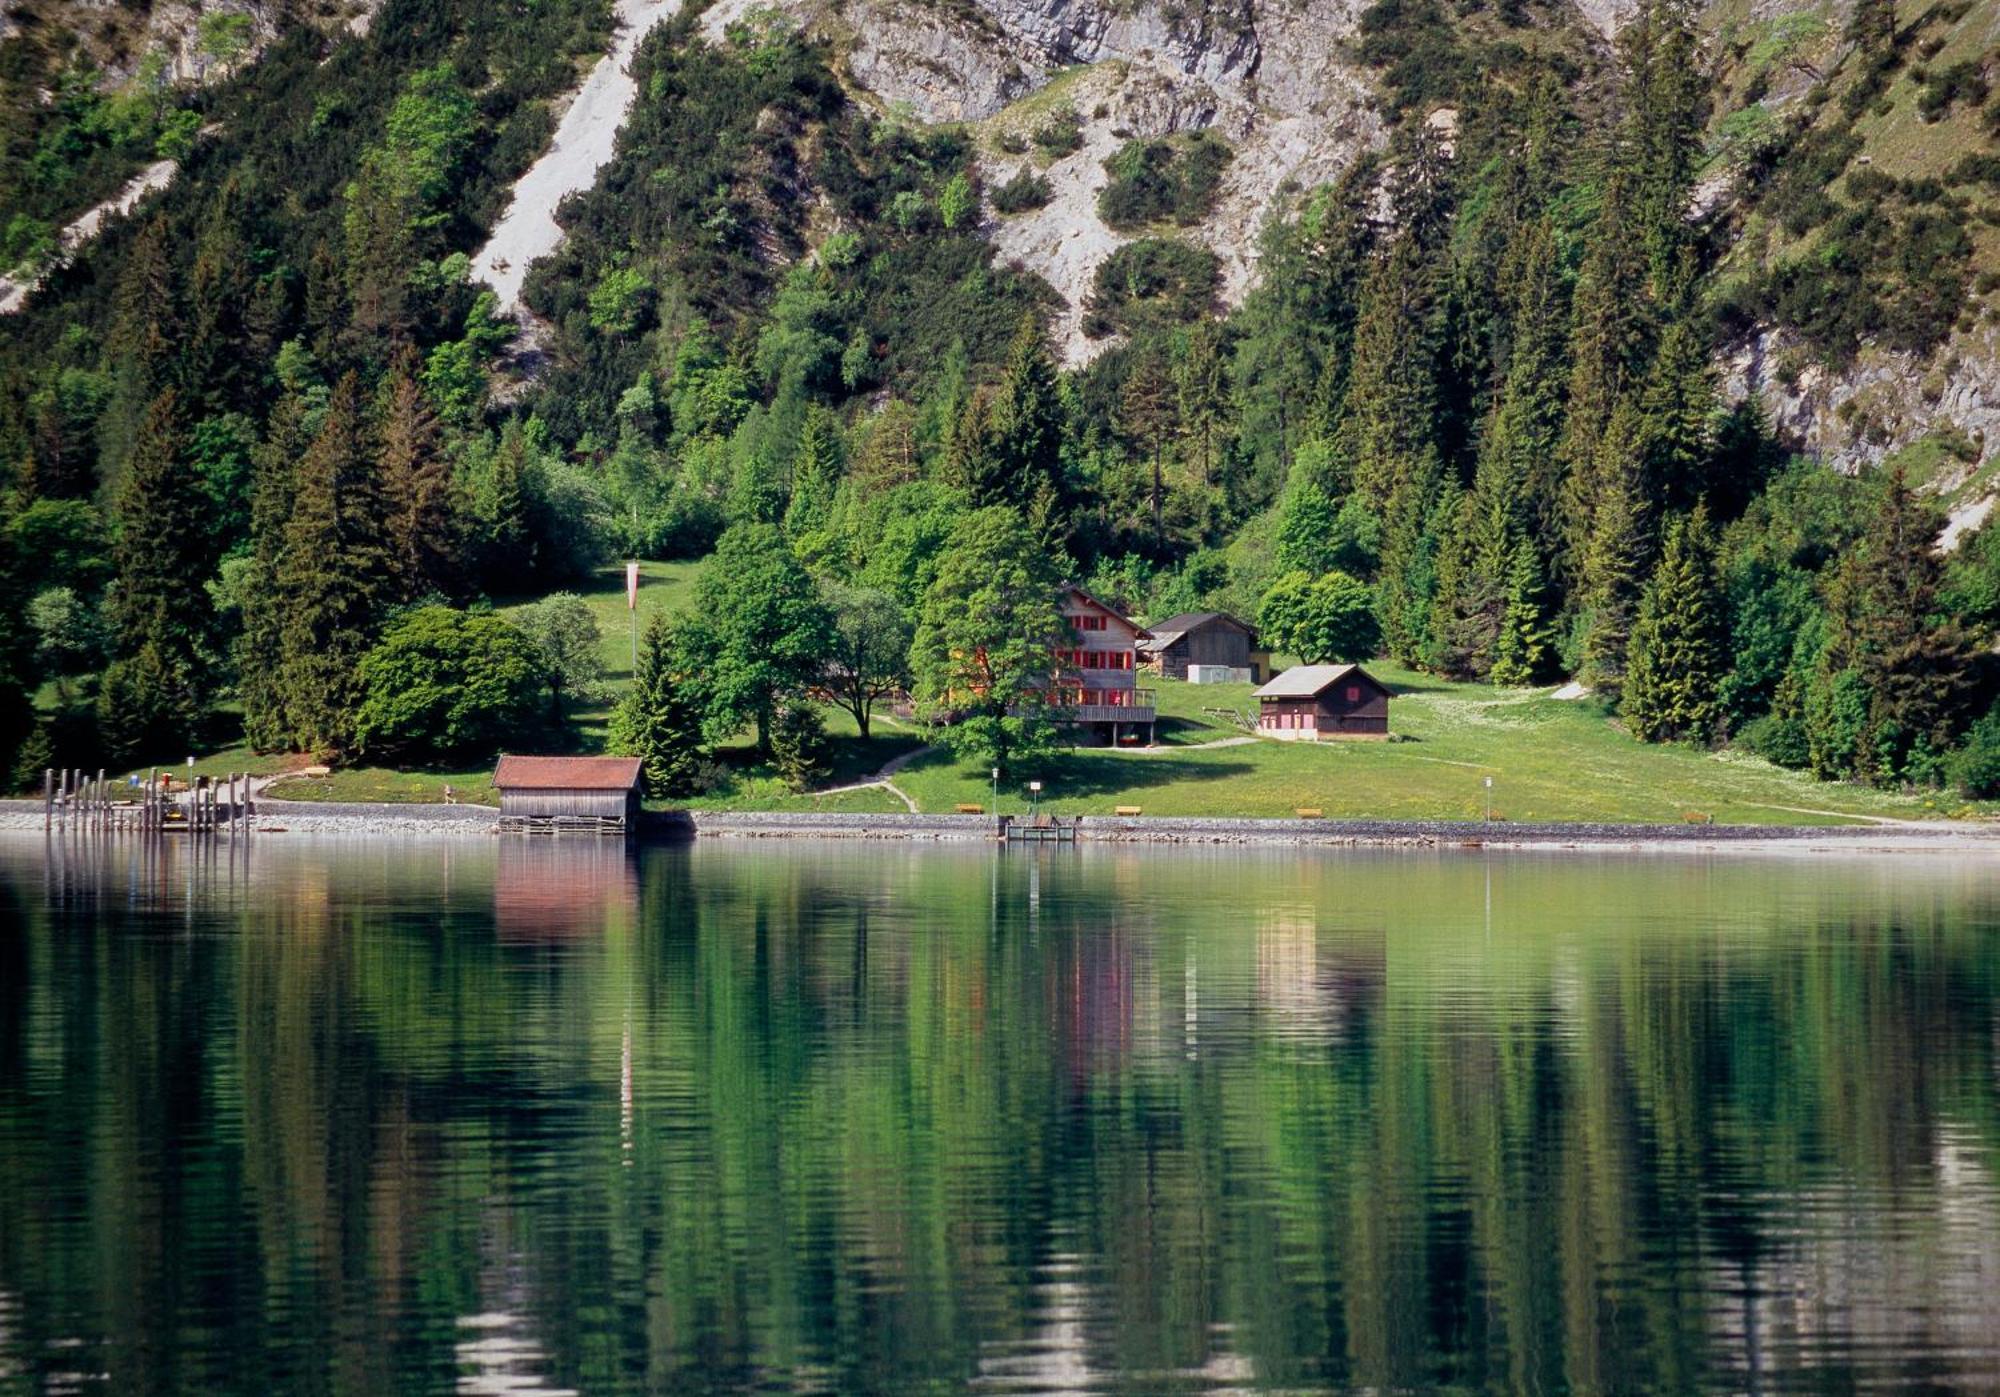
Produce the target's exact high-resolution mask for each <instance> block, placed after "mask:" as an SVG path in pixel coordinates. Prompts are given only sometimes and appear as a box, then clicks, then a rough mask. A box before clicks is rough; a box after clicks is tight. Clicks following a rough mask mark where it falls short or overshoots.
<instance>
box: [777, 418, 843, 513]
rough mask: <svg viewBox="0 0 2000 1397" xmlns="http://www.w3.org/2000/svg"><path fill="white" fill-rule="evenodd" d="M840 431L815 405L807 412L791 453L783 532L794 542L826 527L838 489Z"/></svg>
mask: <svg viewBox="0 0 2000 1397" xmlns="http://www.w3.org/2000/svg"><path fill="white" fill-rule="evenodd" d="M840 477H841V456H840V428H839V424H838V423H836V422H835V421H834V417H833V414H832V413H830V412H828V411H827V410H826V409H825V408H823V407H821V406H820V405H819V404H818V403H814V404H812V405H811V406H810V407H808V408H807V409H806V418H805V423H804V426H803V427H802V428H801V430H800V432H799V445H798V450H797V451H795V452H794V453H793V454H792V498H791V502H790V503H789V504H788V505H786V507H785V532H786V534H787V535H789V536H790V537H792V538H794V539H797V538H802V537H804V536H805V535H806V534H809V533H813V532H815V531H817V530H820V529H823V528H825V527H826V523H827V518H828V516H829V515H830V514H831V513H832V510H833V496H834V491H835V490H837V489H838V488H839V486H840Z"/></svg>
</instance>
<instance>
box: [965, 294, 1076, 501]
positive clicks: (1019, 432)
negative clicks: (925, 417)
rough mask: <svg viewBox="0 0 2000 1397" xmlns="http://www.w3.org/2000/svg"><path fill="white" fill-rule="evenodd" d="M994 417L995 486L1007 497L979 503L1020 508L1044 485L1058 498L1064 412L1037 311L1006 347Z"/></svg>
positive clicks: (995, 400)
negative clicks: (1036, 314)
mask: <svg viewBox="0 0 2000 1397" xmlns="http://www.w3.org/2000/svg"><path fill="white" fill-rule="evenodd" d="M992 414H993V416H992V431H993V436H992V445H991V450H992V455H993V466H994V472H995V480H994V485H995V486H996V487H997V488H998V489H999V490H1001V491H1004V492H1005V493H1004V495H1002V496H1001V497H1000V498H997V499H988V500H982V501H976V503H993V504H1011V505H1013V506H1015V507H1016V508H1022V507H1024V506H1025V505H1026V503H1027V502H1028V501H1029V500H1031V499H1033V498H1034V496H1035V493H1036V487H1037V486H1038V485H1040V484H1041V483H1042V482H1044V481H1046V482H1048V484H1050V485H1051V486H1053V487H1055V489H1056V492H1057V493H1058V494H1059V495H1060V494H1061V493H1062V477H1063V465H1062V461H1063V422H1064V416H1065V414H1064V412H1063V404H1062V394H1061V392H1060V390H1059V388H1058V385H1057V378H1056V365H1055V360H1054V359H1053V358H1051V357H1050V355H1049V346H1048V340H1047V338H1046V337H1045V336H1044V335H1043V333H1042V326H1041V321H1040V320H1039V319H1037V318H1036V317H1035V315H1034V313H1033V312H1029V313H1027V314H1025V315H1023V316H1022V317H1021V323H1020V326H1019V327H1018V328H1017V329H1016V330H1015V332H1014V339H1013V342H1012V343H1011V344H1009V345H1008V347H1007V366H1006V371H1005V372H1004V374H1003V375H1002V376H1001V379H1000V385H999V391H998V392H997V393H995V394H994V397H993V403H992Z"/></svg>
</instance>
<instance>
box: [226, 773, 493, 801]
mask: <svg viewBox="0 0 2000 1397" xmlns="http://www.w3.org/2000/svg"><path fill="white" fill-rule="evenodd" d="M446 786H450V787H451V789H452V794H453V796H454V798H456V800H457V801H458V803H459V804H460V805H498V804H499V803H500V794H499V792H497V791H495V790H494V789H493V768H492V767H490V766H489V767H482V768H480V769H479V770H477V771H391V770H389V769H387V768H386V767H379V766H358V767H343V768H341V769H340V770H338V771H335V772H334V773H333V774H332V775H330V776H318V777H297V778H294V779H291V780H285V781H273V782H272V783H271V784H270V785H269V786H268V787H266V788H265V791H264V793H265V794H266V795H268V796H269V797H271V798H272V799H273V800H315V801H353V802H363V803H388V804H398V805H400V804H416V805H425V804H439V803H442V802H443V800H444V788H445V787H446Z"/></svg>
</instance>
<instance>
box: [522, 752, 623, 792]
mask: <svg viewBox="0 0 2000 1397" xmlns="http://www.w3.org/2000/svg"><path fill="white" fill-rule="evenodd" d="M493 784H494V785H495V786H497V787H499V788H500V789H501V790H503V791H629V790H631V789H633V788H634V787H636V786H637V785H638V784H639V759H638V758H637V757H512V756H506V757H502V758H500V765H499V767H498V769H497V770H495V771H494V773H493Z"/></svg>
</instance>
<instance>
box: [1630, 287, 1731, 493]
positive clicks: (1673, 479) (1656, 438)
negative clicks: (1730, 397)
mask: <svg viewBox="0 0 2000 1397" xmlns="http://www.w3.org/2000/svg"><path fill="white" fill-rule="evenodd" d="M1714 373H1715V371H1714V367H1713V364H1712V360H1711V356H1710V350H1709V344H1708V337H1707V335H1705V334H1704V333H1702V331H1701V329H1700V328H1699V326H1698V324H1697V321H1696V318H1695V316H1694V315H1693V314H1684V315H1680V316H1677V317H1676V318H1675V319H1673V320H1672V321H1671V322H1670V323H1669V324H1668V325H1667V327H1666V329H1665V330H1664V331H1663V332H1662V333H1661V335H1660V347H1659V350H1658V352H1657V353H1656V354H1655V355H1654V357H1653V363H1652V366H1651V368H1650V369H1649V370H1648V372H1647V376H1646V387H1645V392H1644V394H1643V396H1642V397H1641V399H1640V403H1639V410H1640V412H1641V414H1642V415H1643V416H1644V418H1645V420H1646V484H1645V490H1646V497H1647V498H1648V499H1649V500H1651V501H1653V502H1654V503H1655V504H1657V505H1658V506H1659V507H1660V508H1662V509H1669V510H1677V511H1678V510H1689V509H1692V508H1694V506H1695V505H1696V504H1698V503H1700V502H1702V501H1704V500H1706V499H1707V498H1708V495H1709V491H1710V488H1711V484H1712V479H1711V477H1712V473H1713V469H1714V461H1715V421H1716V399H1715V383H1714Z"/></svg>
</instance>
